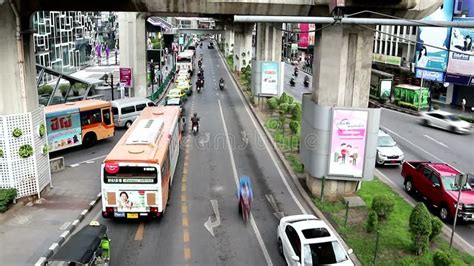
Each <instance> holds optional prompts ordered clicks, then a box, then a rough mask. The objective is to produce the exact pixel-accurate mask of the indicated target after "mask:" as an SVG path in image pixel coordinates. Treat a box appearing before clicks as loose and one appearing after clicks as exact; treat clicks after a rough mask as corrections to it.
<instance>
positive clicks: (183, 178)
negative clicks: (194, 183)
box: [181, 176, 186, 186]
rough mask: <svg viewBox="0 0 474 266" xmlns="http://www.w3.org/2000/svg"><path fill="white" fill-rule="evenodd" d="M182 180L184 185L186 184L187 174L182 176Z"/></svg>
mask: <svg viewBox="0 0 474 266" xmlns="http://www.w3.org/2000/svg"><path fill="white" fill-rule="evenodd" d="M181 182H182V183H183V186H186V184H184V183H186V176H183V177H181Z"/></svg>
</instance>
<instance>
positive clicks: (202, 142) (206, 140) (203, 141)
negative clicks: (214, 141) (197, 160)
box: [199, 132, 211, 148]
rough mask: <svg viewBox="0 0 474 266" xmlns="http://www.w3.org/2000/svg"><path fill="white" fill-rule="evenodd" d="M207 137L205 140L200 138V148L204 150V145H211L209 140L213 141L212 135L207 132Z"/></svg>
mask: <svg viewBox="0 0 474 266" xmlns="http://www.w3.org/2000/svg"><path fill="white" fill-rule="evenodd" d="M205 136H206V137H205V138H200V139H199V146H201V147H203V148H204V145H206V144H207V143H209V140H210V139H211V133H209V132H206V134H205Z"/></svg>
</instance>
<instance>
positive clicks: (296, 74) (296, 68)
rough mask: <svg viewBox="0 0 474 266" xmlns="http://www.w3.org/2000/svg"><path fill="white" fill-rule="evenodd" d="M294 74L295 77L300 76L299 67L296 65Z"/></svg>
mask: <svg viewBox="0 0 474 266" xmlns="http://www.w3.org/2000/svg"><path fill="white" fill-rule="evenodd" d="M294 75H295V77H297V76H298V67H295V71H294Z"/></svg>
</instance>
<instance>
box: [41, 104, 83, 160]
mask: <svg viewBox="0 0 474 266" xmlns="http://www.w3.org/2000/svg"><path fill="white" fill-rule="evenodd" d="M46 130H47V132H48V147H49V149H50V151H57V150H62V149H65V148H69V147H73V146H78V145H81V144H82V130H81V118H80V115H79V109H78V108H75V109H69V110H66V111H60V112H54V113H47V114H46Z"/></svg>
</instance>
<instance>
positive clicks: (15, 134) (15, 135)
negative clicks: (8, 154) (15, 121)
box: [12, 128, 23, 138]
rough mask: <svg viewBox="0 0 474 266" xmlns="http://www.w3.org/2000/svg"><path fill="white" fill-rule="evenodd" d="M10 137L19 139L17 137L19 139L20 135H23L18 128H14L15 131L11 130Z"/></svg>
mask: <svg viewBox="0 0 474 266" xmlns="http://www.w3.org/2000/svg"><path fill="white" fill-rule="evenodd" d="M12 135H13V136H14V137H15V138H19V137H21V135H23V131H21V129H19V128H15V129H13V132H12Z"/></svg>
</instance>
